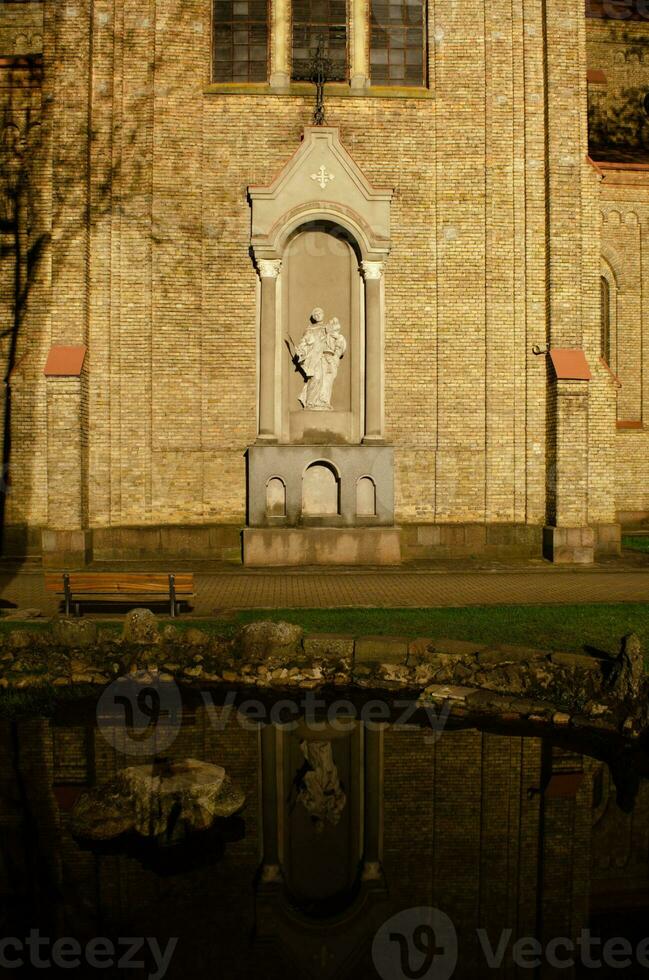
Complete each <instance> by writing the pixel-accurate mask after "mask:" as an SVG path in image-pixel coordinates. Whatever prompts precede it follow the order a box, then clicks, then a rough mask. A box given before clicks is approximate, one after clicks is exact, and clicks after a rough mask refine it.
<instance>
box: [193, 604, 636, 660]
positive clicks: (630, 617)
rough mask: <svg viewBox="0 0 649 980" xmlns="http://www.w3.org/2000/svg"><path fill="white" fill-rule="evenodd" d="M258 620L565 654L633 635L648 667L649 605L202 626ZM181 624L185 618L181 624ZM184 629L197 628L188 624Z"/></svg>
mask: <svg viewBox="0 0 649 980" xmlns="http://www.w3.org/2000/svg"><path fill="white" fill-rule="evenodd" d="M259 619H272V620H279V619H283V620H285V621H286V622H289V623H297V624H299V625H300V626H303V627H304V629H305V631H306V632H308V633H353V634H355V635H357V636H358V635H362V634H365V635H377V634H392V635H394V636H432V637H442V636H445V637H450V638H452V639H455V640H478V641H480V642H482V643H515V644H520V645H523V646H534V647H539V648H541V649H548V650H566V651H582V650H583V649H584V647H587V646H590V647H595V648H596V649H598V650H603V651H605V652H607V653H611V654H617V653H618V651H619V648H620V637H622V636H624V634H625V633H630V632H633V633H637V634H638V636H639V637H640V641H641V643H642V646H643V649H644V650H645V656H646V657H647V664H648V666H649V657H648V656H647V654H649V604H645V603H616V604H614V605H613V604H611V605H575V606H559V605H552V606H467V607H465V608H463V609H448V608H444V609H274V610H268V609H263V610H245V611H242V612H237V613H233V614H232V615H231V616H229V617H228V619H227V620H224V621H221V622H219V621H216V622H214V621H212V622H211V623H209V625H208V624H207V623H205V624H201V626H202V628H209V629H210V631H214V632H218V633H226V632H228V633H229V632H232V631H234V629H236V628H237V627H238V626H240V625H242V624H243V623H251V622H253V621H254V620H259ZM181 623H183V621H182V620H180V621H179V623H178V624H177V625H180V624H181ZM183 625H185V626H188V625H198V624H197V623H194V624H190V623H189V622H188V620H184V623H183ZM226 627H227V628H226Z"/></svg>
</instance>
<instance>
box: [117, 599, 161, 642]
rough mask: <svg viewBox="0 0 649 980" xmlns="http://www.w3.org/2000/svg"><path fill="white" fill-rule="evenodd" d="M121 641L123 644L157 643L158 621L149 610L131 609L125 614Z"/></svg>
mask: <svg viewBox="0 0 649 980" xmlns="http://www.w3.org/2000/svg"><path fill="white" fill-rule="evenodd" d="M122 639H123V640H124V642H125V643H141V644H149V645H150V644H153V643H159V641H160V633H159V632H158V619H157V616H156V615H155V613H153V612H151V610H150V609H144V608H138V609H131V610H130V612H128V613H127V614H126V618H125V620H124V628H123V630H122Z"/></svg>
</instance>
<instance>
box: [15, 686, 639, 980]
mask: <svg viewBox="0 0 649 980" xmlns="http://www.w3.org/2000/svg"><path fill="white" fill-rule="evenodd" d="M0 732H1V736H0V737H1V743H0V821H1V824H2V838H1V845H0V961H1V965H2V966H3V970H2V975H3V976H5V975H6V976H8V977H11V976H22V975H25V976H26V975H30V976H31V975H37V976H39V975H47V976H59V975H60V976H66V977H74V976H79V977H83V978H86V977H93V976H100V977H110V978H112V977H128V978H131V977H135V978H140V977H142V978H145V977H151V976H154V977H163V976H165V977H167V978H169V980H173V978H180V977H192V978H198V980H200V978H203V977H205V978H214V977H224V978H239V977H256V976H262V977H265V978H272V980H275V978H277V980H280V978H281V980H286V978H293V977H295V978H311V977H312V978H337V977H340V978H358V977H361V978H365V977H367V978H376V977H380V978H385V980H402V978H413V977H417V978H433V980H447V978H450V977H457V978H460V980H464V978H466V980H469V978H476V977H490V978H491V977H493V978H514V977H515V978H518V977H530V978H532V977H534V978H537V977H542V978H545V977H555V976H557V977H559V976H560V977H564V978H566V977H583V976H589V977H592V976H596V977H598V978H600V977H601V978H604V977H625V976H628V977H630V978H631V977H632V978H634V980H635V978H636V977H639V976H643V975H649V941H647V942H643V941H644V940H646V939H647V937H648V936H649V917H648V915H647V912H648V911H649V783H647V782H646V781H643V782H641V784H640V789H639V792H638V794H637V796H636V800H635V805H634V807H633V809H632V810H631V811H630V812H624V811H623V810H622V809H620V808H619V807H618V805H617V803H616V792H615V787H614V785H613V783H612V779H611V777H610V774H609V770H608V767H607V766H606V765H605V764H604V763H602V762H601V761H599V760H598V759H596V758H594V757H591V756H589V755H587V754H583V750H582V749H580V751H576V750H575V749H574V748H571V747H569V746H568V747H566V745H565V744H564V745H562V746H557V745H553V744H551V743H549V742H547V741H543V740H541V739H540V738H536V737H524V736H518V735H517V736H512V735H504V734H498V733H495V732H485V731H479V730H476V729H472V728H466V729H457V728H454V727H453V726H449V727H448V728H447V729H445V730H444V731H443V732H433V731H431V730H430V729H427V728H423V727H415V726H408V725H395V724H382V725H376V724H366V723H364V722H362V721H354V722H349V723H347V724H345V725H343V726H332V725H330V724H327V723H323V724H321V725H320V726H318V727H314V726H313V725H309V724H305V723H304V722H298V723H296V724H294V725H288V726H282V725H279V726H278V725H270V724H268V725H259V724H255V723H252V722H251V721H250V720H247V721H245V722H244V721H243V720H242V718H241V716H240V715H238V714H237V713H236V712H229V713H228V712H227V711H226V712H223V711H221V709H217V710H216V711H214V710H207V709H206V708H205V707H204V706H201V705H198V706H196V705H194V706H190V707H188V706H185V709H184V710H183V712H182V720H181V722H180V723H179V725H178V727H177V730H175V731H174V736H173V739H172V740H167V741H170V744H165V745H163V746H161V749H163V750H164V755H165V757H166V758H169V759H177V760H179V759H186V758H191V759H198V760H203V761H205V762H209V763H216V764H218V765H221V766H223V767H224V768H225V770H226V772H227V773H228V775H229V776H230V777H231V778H232V779H233V780H234V781H235V783H236V784H237V785H238V786H239V787H240V788H241V789H242V790H243V791H244V792H245V794H246V804H245V807H244V808H243V810H242V811H241V812H240V813H238V814H237V815H235V816H232V817H230V818H227V819H225V818H224V819H219V820H217V822H216V824H215V825H214V826H213V827H212V828H211V829H210V830H206V831H203V832H201V833H196V834H193V835H189V836H187V837H184V838H183V837H182V836H181V838H180V839H179V840H177V841H176V842H174V843H171V844H169V843H164V842H160V841H146V840H144V839H142V838H141V837H138V836H137V835H122V836H121V837H119V838H117V839H114V840H112V841H106V842H94V843H90V842H88V841H83V840H78V839H75V837H74V836H73V834H72V831H71V819H72V811H73V807H74V805H75V802H76V801H77V799H78V798H79V796H80V794H82V793H83V792H84V791H85V790H87V789H88V787H90V786H93V785H95V784H102V783H104V782H107V781H109V780H111V779H112V778H113V777H114V776H115V774H116V772H118V771H119V770H120V769H122V768H124V767H125V766H133V765H143V764H146V762H147V760H146V758H143V757H142V756H141V755H137V754H136V753H130V754H129V752H128V751H127V752H124V751H122V750H121V748H120V743H119V739H118V738H116V737H114V732H113V733H112V734H111V731H110V730H109V728H107V726H106V724H102V723H101V718H100V723H99V724H98V723H97V712H96V711H95V707H94V706H93V705H85V706H78V707H77V708H75V709H71V708H70V707H68V708H66V709H65V710H61V711H60V712H59V713H58V714H56V715H55V716H54V717H51V718H24V719H21V720H18V721H4V722H3V723H2V726H1V729H0ZM122 748H123V746H122ZM578 939H579V940H580V943H577V940H578ZM57 940H58V941H59V942H58V945H56V942H57ZM46 962H49V963H50V964H51V965H50V966H49V967H45V966H43V964H44V963H46ZM39 964H40V966H39ZM597 964H599V965H597Z"/></svg>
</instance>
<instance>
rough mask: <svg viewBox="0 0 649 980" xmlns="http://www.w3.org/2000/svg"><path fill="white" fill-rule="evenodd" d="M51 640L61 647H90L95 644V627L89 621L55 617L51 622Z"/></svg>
mask: <svg viewBox="0 0 649 980" xmlns="http://www.w3.org/2000/svg"><path fill="white" fill-rule="evenodd" d="M52 639H53V640H54V643H55V644H58V645H59V646H62V647H72V648H73V649H75V648H76V649H81V648H82V647H92V646H95V645H96V643H97V625H96V624H95V623H93V622H92V620H90V619H71V618H69V617H66V618H63V617H57V618H56V619H53V620H52Z"/></svg>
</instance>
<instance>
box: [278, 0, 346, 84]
mask: <svg viewBox="0 0 649 980" xmlns="http://www.w3.org/2000/svg"><path fill="white" fill-rule="evenodd" d="M320 38H322V41H323V48H324V55H325V57H327V58H328V59H329V61H330V62H331V72H330V74H329V80H332V81H333V80H336V81H345V79H346V78H347V3H346V0H293V68H292V76H293V78H294V79H300V78H307V77H308V68H309V62H310V61H311V59H312V58H313V56H314V54H315V53H316V50H317V48H318V41H319V39H320Z"/></svg>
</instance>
